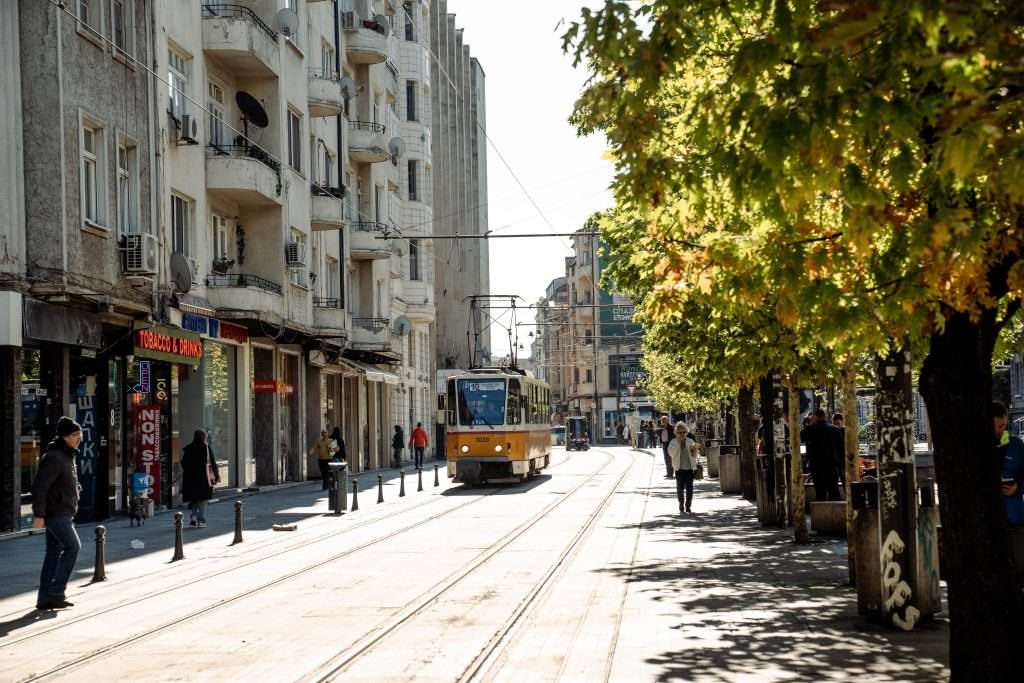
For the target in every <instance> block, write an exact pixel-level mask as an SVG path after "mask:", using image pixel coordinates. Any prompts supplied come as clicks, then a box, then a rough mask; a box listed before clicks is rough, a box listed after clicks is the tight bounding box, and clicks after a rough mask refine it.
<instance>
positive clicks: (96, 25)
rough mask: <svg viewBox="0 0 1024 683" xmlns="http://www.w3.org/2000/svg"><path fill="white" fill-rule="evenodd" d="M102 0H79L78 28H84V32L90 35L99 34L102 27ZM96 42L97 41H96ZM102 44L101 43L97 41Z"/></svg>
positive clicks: (80, 29)
mask: <svg viewBox="0 0 1024 683" xmlns="http://www.w3.org/2000/svg"><path fill="white" fill-rule="evenodd" d="M100 3H101V0H78V2H77V6H78V20H79V22H80V23H79V25H78V30H79V31H82V30H83V29H84V31H83V32H84V34H85V35H89V36H90V37H93V36H98V35H99V34H100V29H101V27H102V16H101V14H102V11H103V9H102V6H101V4H100ZM94 42H95V41H94ZM97 44H98V45H101V46H102V44H101V43H97Z"/></svg>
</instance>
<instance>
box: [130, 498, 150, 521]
mask: <svg viewBox="0 0 1024 683" xmlns="http://www.w3.org/2000/svg"><path fill="white" fill-rule="evenodd" d="M148 510H149V500H148V499H147V498H142V497H139V496H133V497H132V499H131V506H130V508H129V514H130V515H131V518H130V519H129V522H128V526H129V528H130V527H133V526H135V523H136V522H138V523H139V524H138V525H139V526H142V525H143V524H145V523H146V512H147V511H148Z"/></svg>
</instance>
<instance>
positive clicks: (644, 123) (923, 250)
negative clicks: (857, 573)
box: [565, 0, 1024, 679]
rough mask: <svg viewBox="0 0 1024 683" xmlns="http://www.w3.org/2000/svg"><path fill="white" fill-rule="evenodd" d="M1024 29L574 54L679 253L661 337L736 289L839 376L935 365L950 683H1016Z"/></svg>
mask: <svg viewBox="0 0 1024 683" xmlns="http://www.w3.org/2000/svg"><path fill="white" fill-rule="evenodd" d="M1022 29H1024V6H1021V5H1020V3H1006V2H993V1H989V0H975V1H973V2H955V1H953V2H942V3H935V2H926V1H924V0H917V1H914V0H888V1H882V2H853V1H852V0H850V1H843V0H830V1H821V2H811V1H810V0H803V1H800V0H774V1H771V0H731V1H726V2H721V3H707V2H687V1H683V0H650V1H649V2H645V3H643V4H641V5H639V6H634V5H631V4H628V3H625V2H611V1H610V2H607V3H606V4H605V6H604V7H603V8H601V9H599V10H596V11H591V10H584V11H583V18H582V20H581V21H580V22H579V23H577V24H574V25H573V26H571V27H570V29H569V31H568V32H567V34H566V36H565V40H566V47H567V49H569V50H571V51H572V52H573V54H574V55H575V56H576V58H577V60H578V61H585V62H586V65H587V67H588V68H589V69H590V70H591V72H592V74H593V78H592V80H591V81H590V83H589V85H588V87H587V89H586V90H585V91H584V93H583V94H582V96H581V98H580V100H579V102H578V104H577V110H576V114H575V118H574V120H575V121H576V123H577V124H578V126H579V128H580V130H581V132H583V133H588V132H593V131H597V130H600V131H602V132H603V133H604V134H605V135H606V136H607V138H608V140H609V142H610V144H611V147H612V153H613V155H614V156H615V159H616V161H617V170H618V174H617V177H616V181H615V190H616V196H617V199H618V201H619V202H620V204H626V205H628V206H630V207H631V208H632V209H633V210H634V211H635V212H636V214H637V216H638V217H640V220H641V223H642V224H643V230H642V231H639V232H638V233H637V234H639V235H641V236H646V237H648V238H649V239H650V240H651V241H652V242H654V243H658V244H661V245H663V249H662V251H664V252H665V254H664V256H663V257H662V258H661V259H660V260H659V261H658V271H657V274H656V276H657V281H656V282H655V283H654V286H653V289H652V296H651V297H650V298H649V300H648V302H646V311H647V312H648V313H649V314H650V315H652V316H653V317H655V318H666V319H670V318H671V317H672V315H673V312H674V311H676V310H679V309H680V308H681V307H683V306H684V305H685V301H687V300H688V299H689V298H690V297H691V296H692V294H693V292H703V291H706V290H708V289H709V288H712V287H715V286H719V284H720V283H727V282H730V281H731V282H733V283H734V287H735V289H734V291H732V292H731V295H732V296H733V297H734V298H735V300H736V302H737V305H739V304H740V303H741V302H746V304H747V305H748V306H763V304H764V301H765V294H766V292H767V291H769V290H771V289H772V288H773V287H774V291H775V292H776V293H777V298H776V300H775V301H774V302H773V303H774V315H775V316H776V317H777V318H778V319H779V320H780V321H781V322H782V323H784V324H786V325H787V326H789V327H790V328H791V329H796V330H798V332H799V334H798V337H797V338H798V343H802V344H807V345H808V346H813V345H814V344H815V343H817V344H821V345H823V346H824V347H826V348H828V349H830V350H833V351H834V352H835V353H836V354H837V355H838V356H840V357H851V356H856V355H860V354H862V353H865V352H867V353H873V354H874V353H877V354H879V355H880V356H885V355H886V354H887V353H889V351H890V350H891V349H892V348H893V342H892V340H903V339H905V338H910V339H911V341H912V342H913V341H914V340H917V339H923V340H925V341H926V342H927V344H928V352H927V355H926V356H925V358H924V362H923V365H922V373H921V380H920V392H921V394H922V395H923V397H924V398H925V401H926V404H927V407H928V411H929V417H930V419H931V425H932V435H933V439H934V443H935V456H936V468H937V474H938V478H939V484H940V490H941V493H942V501H941V502H942V509H943V510H944V511H947V512H949V511H953V512H954V513H955V514H952V515H951V514H946V515H944V518H943V532H944V538H943V542H944V545H945V546H946V548H948V549H951V552H948V553H947V559H948V566H947V569H948V575H949V606H950V614H951V618H952V619H951V644H950V660H951V665H952V669H953V675H954V678H963V677H965V676H967V675H968V669H970V672H971V675H973V676H975V677H977V678H980V679H995V678H998V677H1000V676H1001V675H1003V673H1002V672H1003V671H1004V666H1005V662H1006V661H1010V660H1011V659H1012V651H1011V648H1012V646H1011V645H1010V643H1011V641H1012V640H1013V638H1011V637H1009V635H1010V634H1014V633H1019V632H1020V631H1019V629H1020V617H1019V616H1018V615H1020V614H1021V612H1020V609H1019V607H1018V604H1017V601H1018V597H1017V594H1015V593H1014V592H1013V591H1012V585H1013V583H1012V569H1011V564H1010V559H1009V558H1010V556H1009V547H1008V541H1007V526H1006V524H1007V523H1006V518H1005V514H1004V512H1003V504H1002V500H1001V497H1000V492H999V486H998V484H999V482H998V479H999V473H998V463H997V462H996V460H995V459H994V458H991V457H990V455H991V444H992V428H991V416H990V414H989V399H990V395H991V360H992V352H993V347H994V345H995V342H996V338H997V337H998V335H999V332H1000V330H1001V329H1002V328H1003V327H1004V326H1005V325H1006V323H1007V321H1008V320H1009V319H1011V318H1012V317H1013V316H1014V315H1015V313H1016V312H1017V310H1018V309H1019V307H1020V303H1021V298H1022V296H1024V263H1022V261H1021V251H1022V246H1021V245H1022V230H1024V214H1022V211H1021V209H1022V199H1024V148H1022V145H1021V142H1022V135H1024V130H1022V129H1021V126H1020V121H1021V120H1022V113H1024V112H1022V107H1024V87H1022V86H1021V85H1020V81H1021V78H1020V75H1021V67H1020V66H1019V65H1020V64H1021V63H1022V62H1024V60H1022V59H1021V58H1022V57H1024V43H1022V39H1021V35H1022ZM634 236H636V234H635V235H634ZM623 242H625V240H623ZM643 248H644V245H642V244H640V243H629V244H627V246H626V248H625V253H624V255H623V258H625V259H632V258H633V257H634V255H635V254H636V253H637V250H638V249H643ZM965 454H966V455H965ZM965 511H969V512H970V514H962V513H963V512H965ZM977 557H983V558H986V564H985V568H984V571H979V569H978V568H977V567H976V566H975V565H974V564H973V562H974V558H977Z"/></svg>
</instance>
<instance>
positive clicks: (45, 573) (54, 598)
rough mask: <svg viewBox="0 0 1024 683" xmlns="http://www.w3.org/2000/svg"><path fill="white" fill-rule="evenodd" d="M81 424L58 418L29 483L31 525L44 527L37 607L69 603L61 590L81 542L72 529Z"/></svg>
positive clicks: (76, 490)
mask: <svg viewBox="0 0 1024 683" xmlns="http://www.w3.org/2000/svg"><path fill="white" fill-rule="evenodd" d="M80 443H82V428H81V426H79V424H78V423H77V422H75V421H74V420H72V419H71V418H70V417H62V418H60V420H58V421H57V436H56V437H55V438H54V439H53V441H51V442H50V443H49V444H48V445H47V447H46V453H44V454H43V457H42V459H41V460H40V461H39V470H38V472H36V479H35V481H34V482H33V483H32V515H33V519H32V528H33V529H42V528H43V527H46V557H45V558H44V559H43V570H42V573H41V574H40V576H39V598H38V599H37V601H36V608H37V609H59V608H61V607H72V606H73V605H72V603H70V602H68V600H67V597H66V596H65V594H64V591H65V590H66V589H67V585H68V579H70V578H71V572H72V571H73V570H74V568H75V561H76V560H77V559H78V551H79V550H81V549H82V542H81V541H79V540H78V533H77V532H76V531H75V524H74V521H73V520H74V517H75V513H76V512H78V493H79V486H78V473H77V471H76V470H75V450H76V449H77V448H78V445H79V444H80Z"/></svg>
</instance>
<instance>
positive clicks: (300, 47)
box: [0, 0, 435, 530]
mask: <svg viewBox="0 0 1024 683" xmlns="http://www.w3.org/2000/svg"><path fill="white" fill-rule="evenodd" d="M0 11H2V12H3V16H2V18H3V19H5V20H6V21H5V23H4V26H3V28H2V30H3V31H4V32H5V36H4V40H3V47H2V50H3V52H4V56H5V57H7V58H8V59H6V60H5V63H4V66H3V69H2V71H0V79H2V81H0V85H2V86H3V87H4V92H5V93H11V94H12V96H11V97H5V99H4V103H3V107H4V114H5V116H4V120H3V123H2V124H0V144H2V147H3V150H4V154H3V155H2V156H3V162H2V166H0V174H2V176H3V178H4V179H5V180H7V181H9V182H8V183H5V187H10V188H14V191H13V192H7V191H6V190H5V192H4V196H3V198H2V200H0V212H2V214H0V215H2V216H3V218H4V223H3V225H2V226H0V240H2V244H3V253H4V257H3V259H0V277H2V279H0V315H2V316H3V320H4V322H5V323H6V325H5V328H6V329H5V330H4V332H3V334H2V335H0V388H2V390H3V392H4V393H3V395H4V397H5V398H4V404H5V407H6V406H7V405H8V404H10V405H11V406H13V407H14V408H15V410H11V411H7V410H5V411H4V412H5V415H6V414H7V413H8V412H10V415H9V416H5V418H4V420H3V422H2V425H0V439H2V443H0V494H2V496H3V499H2V503H0V508H2V510H0V530H10V529H15V528H17V527H18V526H19V525H20V524H23V523H24V521H25V520H24V515H25V513H26V505H27V503H28V500H27V496H26V492H27V488H28V485H29V483H30V482H31V479H32V477H33V476H34V472H35V467H36V464H37V462H38V457H39V450H40V447H41V445H42V443H43V442H44V441H45V440H46V439H48V438H50V436H52V431H53V425H54V424H55V422H56V419H57V418H58V417H59V416H60V415H62V414H71V415H72V416H75V417H76V418H77V419H78V420H79V422H81V423H82V424H83V426H85V427H89V429H88V430H87V432H86V439H85V445H84V446H83V449H82V456H81V458H80V461H79V471H80V473H81V474H82V475H83V485H84V488H85V491H84V493H85V495H84V496H83V511H82V513H81V516H82V517H83V518H103V517H106V516H109V515H111V514H117V513H118V512H123V511H124V510H125V509H126V507H127V505H128V504H129V500H130V498H131V497H132V496H138V495H141V496H143V497H145V498H148V499H149V500H151V501H152V503H153V505H154V507H169V506H174V505H177V504H180V492H179V490H178V483H177V477H176V472H178V471H180V466H179V464H178V463H179V460H180V455H181V449H182V447H183V446H184V445H186V444H187V443H188V442H190V441H191V440H192V438H193V434H194V432H195V431H196V430H199V429H203V430H205V431H207V433H208V434H209V436H210V445H211V450H212V451H213V453H214V455H215V457H216V458H217V460H218V463H219V467H220V475H221V481H222V485H223V486H225V487H230V488H237V489H240V488H250V487H254V486H256V487H258V486H263V485H274V484H279V483H282V482H286V481H301V480H304V479H306V478H308V477H310V476H311V475H313V474H314V473H316V471H317V468H316V464H315V461H314V460H312V459H311V456H310V454H309V452H308V451H309V445H310V444H311V443H312V441H313V440H314V439H315V438H317V437H318V436H319V432H320V431H321V430H322V429H333V428H335V427H338V428H339V429H340V430H341V433H342V436H343V438H344V441H345V444H346V449H347V453H348V461H349V464H350V467H351V468H352V469H353V470H356V471H359V470H363V469H367V468H377V467H382V466H386V465H388V464H389V462H390V461H391V449H390V441H391V433H392V429H393V425H401V426H403V428H404V429H405V431H406V433H407V434H408V433H409V430H410V428H411V426H413V425H414V424H415V422H417V421H422V422H424V423H427V424H429V423H430V422H431V421H432V419H433V416H434V408H433V405H434V390H433V362H434V358H435V354H434V351H433V348H432V345H433V338H434V335H433V325H434V291H435V290H434V283H433V272H434V269H433V265H434V259H433V250H432V246H431V245H430V243H429V241H427V240H417V239H416V235H417V234H418V231H419V232H421V233H424V234H425V233H428V232H429V230H430V223H431V221H432V219H433V214H432V203H433V196H434V191H433V185H434V182H433V170H432V161H431V153H432V148H433V143H432V118H431V112H432V106H431V82H430V77H431V72H430V64H431V58H430V54H429V49H428V46H429V45H430V27H431V26H432V20H431V10H430V5H429V3H428V2H425V1H423V0H412V1H410V2H395V1H392V0H376V1H375V2H371V1H369V0H353V1H349V0H341V1H340V2H333V1H330V0H328V1H324V0H320V1H318V0H246V1H245V2H239V3H213V2H202V3H190V2H189V3H186V2H173V3H159V2H151V1H150V0H124V1H121V0H92V1H90V2H79V3H68V4H66V5H65V6H64V7H58V6H57V5H56V4H54V3H48V2H21V3H4V6H3V8H2V10H0ZM150 71H152V73H150ZM8 152H10V153H8ZM55 198H56V199H55Z"/></svg>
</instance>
